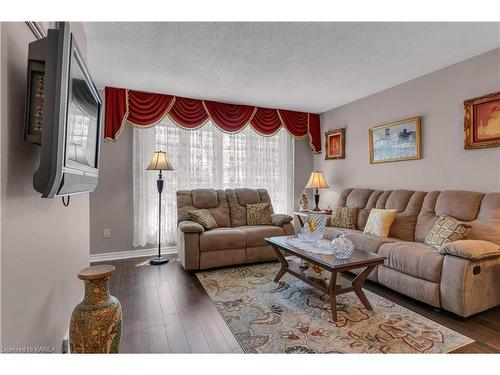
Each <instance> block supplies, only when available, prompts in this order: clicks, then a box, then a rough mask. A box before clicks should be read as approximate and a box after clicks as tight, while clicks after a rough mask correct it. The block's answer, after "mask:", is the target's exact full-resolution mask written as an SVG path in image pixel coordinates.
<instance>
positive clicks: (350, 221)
mask: <svg viewBox="0 0 500 375" xmlns="http://www.w3.org/2000/svg"><path fill="white" fill-rule="evenodd" d="M358 210H359V208H358V207H335V208H334V209H333V212H332V219H331V221H330V225H331V226H334V227H339V228H347V229H356V223H357V221H358Z"/></svg>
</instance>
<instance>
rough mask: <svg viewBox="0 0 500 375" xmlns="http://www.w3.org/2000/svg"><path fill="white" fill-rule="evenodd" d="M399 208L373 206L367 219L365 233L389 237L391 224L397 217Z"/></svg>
mask: <svg viewBox="0 0 500 375" xmlns="http://www.w3.org/2000/svg"><path fill="white" fill-rule="evenodd" d="M397 213H398V210H382V209H379V208H372V209H371V210H370V215H369V216H368V220H367V221H366V225H365V229H364V230H363V233H366V234H374V235H376V236H381V237H387V236H389V231H390V230H391V225H392V223H393V222H394V220H395V219H396V214H397Z"/></svg>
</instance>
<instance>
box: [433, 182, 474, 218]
mask: <svg viewBox="0 0 500 375" xmlns="http://www.w3.org/2000/svg"><path fill="white" fill-rule="evenodd" d="M483 197H484V193H477V192H474V191H461V190H445V191H443V192H442V193H441V194H439V196H438V198H437V200H436V215H437V216H452V217H454V218H456V219H457V220H462V221H471V220H474V219H475V218H476V217H477V214H478V212H479V207H480V205H481V200H482V199H483Z"/></svg>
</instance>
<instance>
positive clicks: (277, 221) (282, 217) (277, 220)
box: [271, 214, 293, 227]
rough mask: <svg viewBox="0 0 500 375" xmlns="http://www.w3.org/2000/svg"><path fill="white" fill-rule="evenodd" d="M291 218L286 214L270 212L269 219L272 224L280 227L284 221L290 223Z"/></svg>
mask: <svg viewBox="0 0 500 375" xmlns="http://www.w3.org/2000/svg"><path fill="white" fill-rule="evenodd" d="M292 220H293V217H291V216H290V215H286V214H272V215H271V221H272V223H273V225H276V226H277V227H282V226H283V225H285V224H286V223H290V222H291V221H292Z"/></svg>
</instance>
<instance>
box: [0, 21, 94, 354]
mask: <svg viewBox="0 0 500 375" xmlns="http://www.w3.org/2000/svg"><path fill="white" fill-rule="evenodd" d="M77 26H78V25H77ZM82 30H83V29H81V28H78V27H75V29H74V30H73V31H75V32H77V33H78V34H77V40H78V43H79V45H80V46H81V47H82V50H83V51H85V50H86V48H85V44H86V37H85V35H84V34H83V33H81V31H82ZM1 37H2V39H1V49H2V55H1V76H2V82H1V108H2V112H1V127H0V129H1V130H0V132H1V133H0V134H1V136H0V140H1V145H0V152H1V185H0V191H1V326H2V329H1V337H2V345H3V347H4V348H5V347H23V346H35V345H42V346H54V347H55V349H56V351H60V350H61V344H62V340H63V338H64V336H65V334H66V332H67V330H68V325H69V319H70V314H71V311H72V309H73V307H74V306H75V305H76V303H77V302H78V301H79V300H80V299H81V297H82V293H83V285H82V283H81V281H79V280H78V279H77V277H76V273H77V272H78V271H79V270H80V269H81V268H83V267H85V266H87V265H88V261H89V248H90V243H89V196H88V194H82V195H76V196H73V197H72V198H71V204H70V206H69V207H63V205H62V203H61V200H60V199H42V198H40V194H39V193H37V192H36V191H35V190H34V189H33V180H32V178H33V173H34V171H35V170H36V168H37V167H38V162H39V156H40V147H39V146H37V145H34V144H30V143H27V142H24V140H23V126H24V124H23V117H24V101H25V93H26V69H27V68H26V64H27V50H28V43H29V42H31V41H33V40H34V36H33V35H32V34H31V32H30V30H29V29H28V28H27V26H26V25H25V24H24V23H2V25H1Z"/></svg>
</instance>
